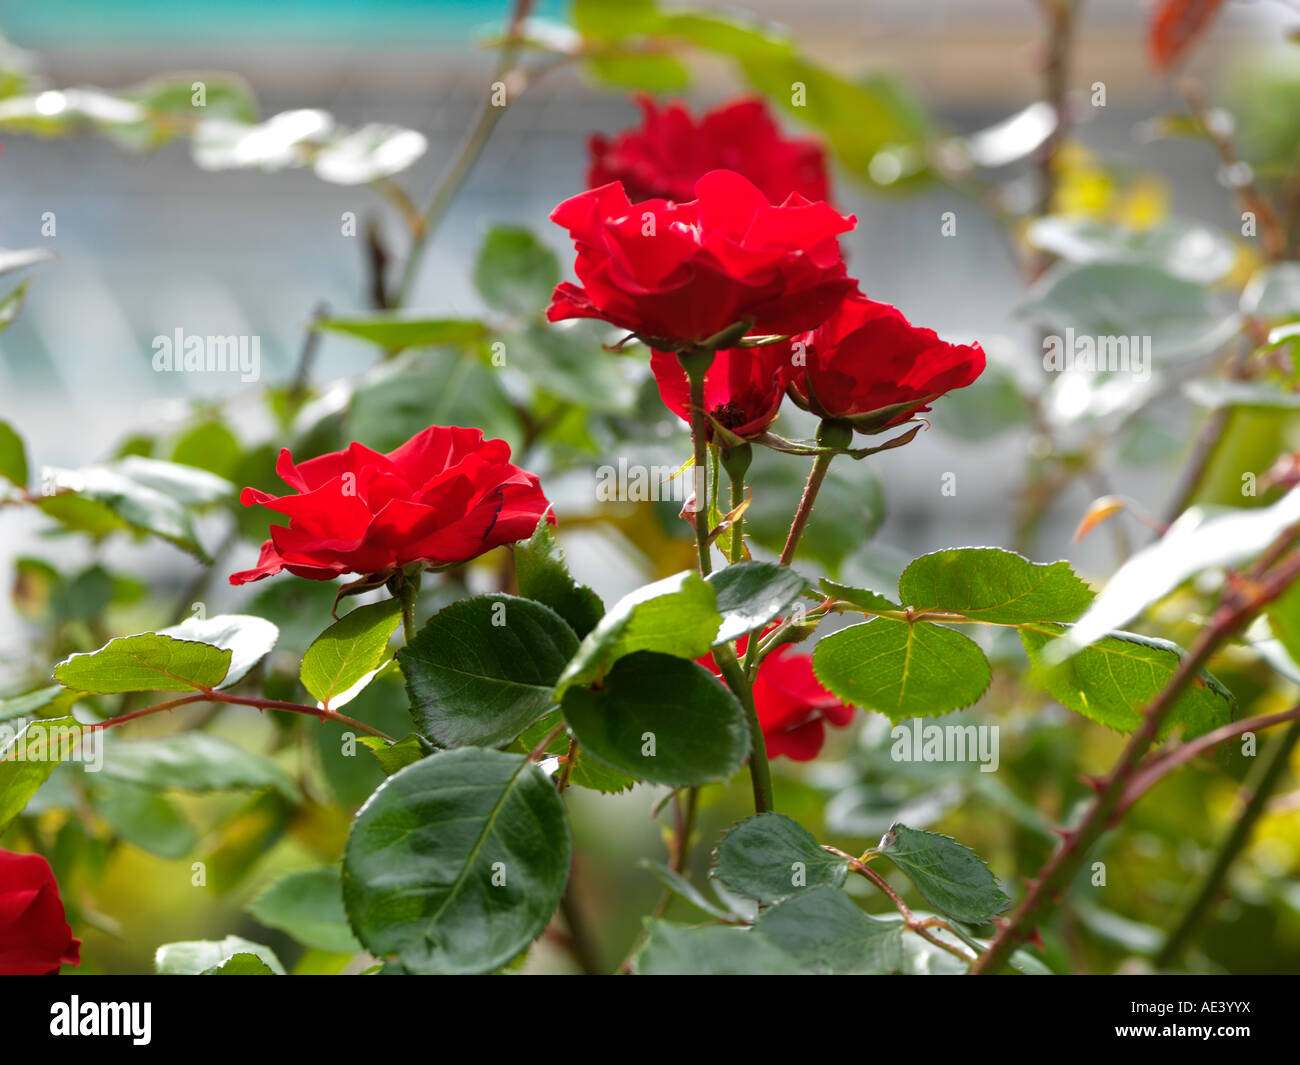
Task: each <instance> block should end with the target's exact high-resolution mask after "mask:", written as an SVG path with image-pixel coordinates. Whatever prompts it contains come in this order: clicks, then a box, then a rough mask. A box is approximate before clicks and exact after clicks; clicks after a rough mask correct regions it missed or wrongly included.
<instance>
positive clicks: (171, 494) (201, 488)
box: [111, 455, 235, 506]
mask: <svg viewBox="0 0 1300 1065" xmlns="http://www.w3.org/2000/svg"><path fill="white" fill-rule="evenodd" d="M111 468H112V469H113V470H114V471H115V472H117V473H120V474H121V475H122V476H124V477H127V478H129V479H130V480H132V481H134V482H135V483H136V484H142V485H144V486H145V487H146V488H152V489H154V490H155V491H158V492H160V493H162V494H163V495H165V496H167V497H168V498H170V499H174V500H176V502H178V503H181V504H183V505H185V506H203V505H205V504H208V503H220V502H221V501H222V500H223V499H233V498H234V496H235V486H234V485H233V484H231V483H230V482H229V481H227V480H226V479H225V478H224V477H218V476H217V475H216V474H215V473H210V472H208V471H207V470H201V469H199V468H197V467H195V466H182V465H181V464H180V463H179V462H162V461H160V460H158V459H147V458H142V457H141V456H139V455H128V456H126V458H123V459H119V460H118V461H117V462H115V463H113V464H112V467H111Z"/></svg>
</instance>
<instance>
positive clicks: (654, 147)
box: [548, 99, 984, 439]
mask: <svg viewBox="0 0 1300 1065" xmlns="http://www.w3.org/2000/svg"><path fill="white" fill-rule="evenodd" d="M641 106H642V109H643V111H644V123H643V126H642V128H640V129H638V130H633V131H629V132H626V133H623V134H622V135H620V136H619V137H617V138H615V139H614V140H613V141H606V140H605V139H604V138H601V137H596V138H593V140H592V145H591V147H592V155H593V162H592V166H591V170H590V173H589V175H588V179H589V183H590V184H591V185H592V186H593V188H591V190H590V191H588V192H584V193H582V194H581V195H578V196H575V197H573V198H572V199H570V200H566V201H565V202H564V203H562V204H560V206H559V207H557V208H556V209H555V211H554V213H553V214H552V215H551V217H552V219H553V220H554V221H555V222H557V223H558V224H559V225H561V226H564V227H565V228H566V229H568V230H569V232H570V234H571V235H572V237H573V240H574V244H575V245H576V247H577V251H578V258H577V264H576V271H577V274H578V278H579V280H580V281H581V282H582V286H581V287H579V286H576V285H572V284H563V285H560V286H559V288H557V289H556V292H555V299H554V301H553V303H552V304H551V307H550V310H549V311H548V316H549V317H550V318H551V320H552V321H558V320H561V319H565V318H600V319H603V320H604V321H607V322H611V323H613V324H614V325H617V326H620V327H622V328H624V329H627V330H629V331H630V332H632V333H635V334H637V335H638V336H640V337H641V338H642V339H644V340H646V341H647V342H649V343H650V344H651V345H652V346H653V347H655V348H656V350H655V352H654V355H653V357H652V359H651V366H652V368H653V370H654V374H655V378H656V380H657V381H658V383H659V391H660V394H661V395H662V396H663V400H664V402H665V403H666V404H667V405H668V407H669V408H670V409H671V410H673V411H674V412H675V413H676V414H677V415H679V416H680V417H682V418H683V419H685V420H687V421H689V420H690V411H689V391H688V381H687V376H686V373H685V371H684V370H683V369H682V368H681V366H680V365H679V363H678V360H677V358H676V357H675V356H674V355H673V354H672V352H677V351H681V350H683V349H684V348H686V347H691V346H697V345H702V346H712V345H711V344H710V338H714V337H717V336H718V335H720V334H724V333H725V332H726V331H728V330H731V329H732V327H734V326H736V325H737V323H741V322H745V323H747V325H748V328H747V329H746V330H745V331H746V333H748V334H750V335H758V334H782V335H787V336H789V341H788V342H787V343H781V344H769V345H767V346H761V347H730V348H724V349H722V350H719V351H718V352H717V353H716V354H715V356H714V359H713V363H712V365H711V366H710V368H709V371H708V373H707V374H706V376H705V384H704V401H705V407H706V409H707V413H708V414H709V415H710V417H711V419H712V420H713V422H714V423H716V424H717V425H719V426H721V427H722V428H723V429H725V430H727V431H728V432H729V433H730V434H732V435H734V436H738V437H742V438H744V439H753V438H755V437H757V436H759V435H760V434H761V433H763V432H764V431H765V430H766V429H767V428H768V426H770V425H771V423H772V420H773V419H774V418H775V417H776V414H777V410H778V408H779V407H780V404H781V399H782V397H783V396H784V395H786V394H787V393H788V394H789V395H790V397H791V399H793V400H794V401H795V402H796V403H797V404H798V405H799V406H801V407H803V408H804V409H805V410H810V411H812V412H813V413H815V414H817V415H818V416H819V417H821V418H823V419H829V420H832V421H843V422H847V423H849V424H851V425H853V426H854V427H855V428H857V429H860V430H862V431H864V432H878V431H880V430H881V429H886V428H888V427H890V426H892V425H897V424H899V423H900V422H904V421H907V420H908V419H909V418H911V417H912V415H914V414H916V413H918V412H919V411H923V410H926V409H928V408H927V407H926V404H927V403H929V402H931V401H932V400H934V399H937V398H938V397H939V396H941V395H943V394H944V393H945V392H949V391H951V390H952V389H954V388H961V387H963V386H965V385H969V384H970V383H971V382H973V381H974V380H975V378H977V377H978V376H979V375H980V373H982V372H983V370H984V352H983V351H982V350H981V349H980V346H979V345H978V344H972V345H963V344H948V343H945V342H944V341H942V340H940V339H939V337H938V336H937V335H936V334H935V333H934V331H933V330H931V329H922V328H918V327H916V326H913V325H911V324H910V323H909V322H908V321H907V319H906V318H905V317H904V316H903V315H902V313H901V312H900V311H899V310H898V309H897V308H895V307H891V306H890V305H889V304H885V303H878V302H876V301H874V300H870V299H867V297H866V296H864V295H862V293H861V292H860V291H859V290H858V283H857V282H856V281H855V280H853V279H852V278H850V277H849V276H848V273H847V270H846V268H845V263H844V258H843V256H842V254H841V252H840V246H839V241H838V239H837V238H838V237H839V235H840V234H842V233H844V232H846V231H848V230H850V229H852V228H853V226H854V225H855V224H856V219H855V218H853V216H851V215H850V216H843V215H840V214H839V213H838V212H837V211H835V210H834V208H832V207H831V206H829V205H828V204H827V202H826V200H827V198H828V189H829V182H828V180H827V177H826V162H825V157H824V155H823V153H822V151H821V149H820V147H819V146H818V145H817V144H816V143H815V142H810V141H804V140H787V139H783V138H782V137H781V134H780V131H779V130H778V129H777V127H776V124H775V123H774V122H773V121H772V119H771V117H770V115H769V114H768V112H767V109H766V107H765V105H764V104H763V102H762V101H761V100H742V101H740V102H738V103H733V104H731V105H729V106H727V107H724V108H722V109H720V110H718V111H715V112H713V113H711V114H709V115H706V116H704V118H703V119H702V120H701V121H699V122H698V123H696V122H695V121H694V120H693V119H692V118H691V116H690V114H689V113H688V112H687V111H686V110H685V108H683V107H682V106H680V105H676V104H674V105H670V106H668V107H667V108H665V109H664V110H662V111H660V110H659V109H658V108H657V107H656V106H655V104H654V102H653V101H651V100H649V99H643V100H642V101H641ZM691 189H693V192H694V197H693V198H692V199H689V201H688V202H682V201H683V200H684V199H686V198H687V197H688V196H689V195H690V193H689V192H688V191H687V190H691ZM633 197H635V200H636V202H634V200H633ZM733 334H734V330H733Z"/></svg>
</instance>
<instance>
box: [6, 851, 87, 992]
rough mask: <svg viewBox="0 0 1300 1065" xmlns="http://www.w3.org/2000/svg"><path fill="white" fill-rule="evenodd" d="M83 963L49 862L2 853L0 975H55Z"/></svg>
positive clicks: (40, 858)
mask: <svg viewBox="0 0 1300 1065" xmlns="http://www.w3.org/2000/svg"><path fill="white" fill-rule="evenodd" d="M80 964H81V940H79V939H77V938H75V937H74V936H73V934H72V928H71V927H70V926H69V925H68V921H67V918H66V917H65V916H64V913H63V903H62V901H61V900H60V899H59V885H58V882H57V881H56V880H55V879H54V873H53V872H52V871H51V870H50V863H49V862H47V861H46V860H45V859H44V858H42V857H41V856H40V855H39V854H16V853H14V852H13V851H6V850H0V975H4V976H53V975H55V974H57V973H58V971H59V966H60V965H80Z"/></svg>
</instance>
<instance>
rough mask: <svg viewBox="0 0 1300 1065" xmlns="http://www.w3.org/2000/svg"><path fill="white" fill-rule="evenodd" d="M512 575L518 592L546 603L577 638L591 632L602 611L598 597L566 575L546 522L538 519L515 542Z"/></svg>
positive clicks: (556, 545)
mask: <svg viewBox="0 0 1300 1065" xmlns="http://www.w3.org/2000/svg"><path fill="white" fill-rule="evenodd" d="M515 575H516V578H517V579H518V581H519V594H520V595H522V596H523V597H524V598H525V599H535V600H537V602H539V603H543V604H545V605H546V606H549V607H550V608H551V609H552V610H554V611H555V612H556V613H557V614H559V615H560V617H562V618H564V620H565V621H567V622H568V623H569V626H570V628H572V629H573V631H574V632H576V633H577V634H578V636H579V638H581V637H583V636H586V635H587V633H589V632H591V630H592V629H594V628H595V627H596V623H597V622H598V621H600V619H601V618H602V617H603V616H604V614H605V604H604V603H602V602H601V601H600V597H599V596H598V595H596V593H595V592H593V591H592V590H591V589H590V588H588V587H587V586H586V585H583V584H578V583H577V582H576V581H574V579H573V578H572V577H570V576H569V569H568V566H567V565H566V564H565V561H564V552H563V551H562V550H561V548H560V545H559V542H558V541H557V540H556V538H555V532H554V530H553V529H552V527H551V525H550V523H549V522H545V521H539V522H538V523H537V528H536V529H535V530H533V535H532V536H531V537H529V539H527V540H525V541H522V542H520V543H517V544H515Z"/></svg>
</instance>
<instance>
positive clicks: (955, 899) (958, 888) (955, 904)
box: [874, 824, 1011, 925]
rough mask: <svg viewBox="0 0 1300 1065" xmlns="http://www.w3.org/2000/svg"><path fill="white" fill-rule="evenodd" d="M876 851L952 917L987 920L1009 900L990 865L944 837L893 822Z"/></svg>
mask: <svg viewBox="0 0 1300 1065" xmlns="http://www.w3.org/2000/svg"><path fill="white" fill-rule="evenodd" d="M874 853H876V854H883V855H884V856H885V857H887V858H888V859H889V860H890V861H892V862H893V863H894V864H895V865H896V866H898V868H899V869H901V870H902V871H903V873H904V875H905V876H906V877H907V879H908V880H910V881H911V882H912V883H913V885H915V887H916V890H917V891H919V892H920V893H921V895H922V896H923V897H924V898H925V900H926V902H928V903H929V904H930V905H931V906H933V907H934V908H935V909H936V910H938V911H939V912H940V913H942V914H944V915H946V916H948V917H951V918H952V919H953V920H955V921H963V922H965V923H967V924H976V925H979V924H987V923H988V922H989V921H991V920H993V918H994V917H996V916H997V915H998V914H1000V913H1001V912H1002V911H1003V910H1005V909H1006V908H1007V904H1008V903H1010V901H1011V900H1010V899H1009V898H1008V897H1007V896H1006V895H1005V894H1003V892H1002V889H1001V888H999V887H998V882H997V880H996V879H994V877H993V874H992V873H991V872H989V867H988V866H987V865H985V864H984V862H983V861H981V860H980V858H979V857H978V856H977V855H976V854H975V853H974V852H973V851H971V850H969V849H968V848H966V847H963V846H962V845H961V844H960V843H958V842H957V841H956V840H954V839H950V838H949V837H948V836H941V835H938V834H937V833H935V832H922V831H920V830H919V829H915V828H908V827H907V826H906V825H901V824H896V825H894V826H893V828H891V829H890V830H889V831H888V832H886V833H885V835H884V838H883V839H881V841H880V843H879V845H878V846H877V847H875V848H874Z"/></svg>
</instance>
